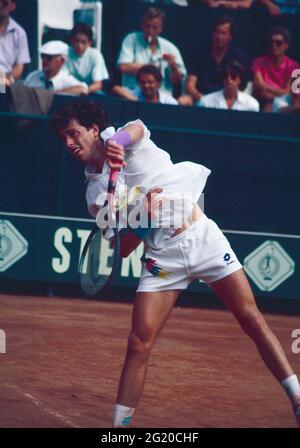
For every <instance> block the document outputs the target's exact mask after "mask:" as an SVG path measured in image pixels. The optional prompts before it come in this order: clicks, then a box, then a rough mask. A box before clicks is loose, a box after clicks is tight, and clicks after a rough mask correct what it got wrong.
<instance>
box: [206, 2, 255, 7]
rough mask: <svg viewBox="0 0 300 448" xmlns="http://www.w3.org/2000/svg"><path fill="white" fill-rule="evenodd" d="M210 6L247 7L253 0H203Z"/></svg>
mask: <svg viewBox="0 0 300 448" xmlns="http://www.w3.org/2000/svg"><path fill="white" fill-rule="evenodd" d="M203 3H206V4H207V6H209V7H210V8H220V7H224V8H227V9H249V8H251V6H252V3H253V0H203Z"/></svg>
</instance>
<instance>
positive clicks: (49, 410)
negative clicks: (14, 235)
mask: <svg viewBox="0 0 300 448" xmlns="http://www.w3.org/2000/svg"><path fill="white" fill-rule="evenodd" d="M5 386H6V387H8V388H10V389H16V390H17V391H18V392H19V393H20V394H21V395H22V396H23V397H24V398H26V399H28V400H30V401H31V402H32V403H33V404H35V405H36V406H38V407H39V408H41V409H42V410H43V411H44V412H46V414H49V415H51V416H53V417H56V418H57V419H59V420H61V421H63V422H64V423H66V424H67V425H69V426H71V427H72V428H82V426H79V425H77V424H76V423H74V422H72V420H69V419H68V418H67V417H64V416H63V415H62V414H61V413H60V412H58V411H56V410H55V409H52V408H48V407H45V406H44V404H43V403H42V402H41V401H39V400H37V399H36V398H35V397H33V396H32V395H30V394H27V393H23V392H22V390H21V389H20V388H19V387H18V386H15V385H13V384H6V385H5Z"/></svg>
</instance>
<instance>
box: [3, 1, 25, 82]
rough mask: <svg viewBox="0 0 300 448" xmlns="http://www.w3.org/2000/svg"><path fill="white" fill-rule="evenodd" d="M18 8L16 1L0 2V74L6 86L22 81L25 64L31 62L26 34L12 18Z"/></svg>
mask: <svg viewBox="0 0 300 448" xmlns="http://www.w3.org/2000/svg"><path fill="white" fill-rule="evenodd" d="M16 7H17V2H16V0H0V72H2V73H5V84H6V85H11V84H13V83H14V81H15V80H18V79H20V78H21V77H22V74H23V71H24V64H28V63H29V62H30V55H29V49H28V41H27V35H26V32H25V30H24V29H23V28H22V27H21V26H20V25H19V24H18V23H17V22H16V21H15V20H14V19H12V18H11V17H10V15H11V13H12V12H13V11H15V9H16Z"/></svg>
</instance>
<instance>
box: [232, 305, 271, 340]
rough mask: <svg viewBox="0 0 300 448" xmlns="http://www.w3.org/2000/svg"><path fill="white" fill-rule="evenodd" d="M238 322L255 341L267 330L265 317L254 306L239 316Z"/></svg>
mask: <svg viewBox="0 0 300 448" xmlns="http://www.w3.org/2000/svg"><path fill="white" fill-rule="evenodd" d="M238 320H239V323H240V325H241V327H242V329H243V330H244V331H245V333H247V334H248V336H250V337H251V338H254V339H255V337H256V336H259V335H260V334H261V333H263V332H264V331H265V329H266V321H265V319H264V317H263V315H262V314H261V312H260V311H259V310H258V309H257V308H256V307H254V306H251V307H247V308H245V309H244V310H243V311H242V312H241V314H240V315H239V316H238Z"/></svg>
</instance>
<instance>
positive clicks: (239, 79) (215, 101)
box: [197, 61, 259, 112]
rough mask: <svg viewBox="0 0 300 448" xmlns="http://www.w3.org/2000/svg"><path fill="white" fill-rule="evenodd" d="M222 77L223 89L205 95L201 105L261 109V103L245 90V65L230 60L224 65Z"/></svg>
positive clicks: (221, 107)
mask: <svg viewBox="0 0 300 448" xmlns="http://www.w3.org/2000/svg"><path fill="white" fill-rule="evenodd" d="M221 79H222V82H223V89H222V90H219V91H217V92H214V93H210V94H208V95H204V96H203V97H202V98H201V100H200V101H199V103H198V104H197V105H198V106H200V107H211V108H216V109H232V110H244V111H252V112H258V111H259V103H258V101H257V100H256V99H255V98H253V97H252V96H251V95H248V93H245V92H243V90H245V88H246V85H247V81H246V77H245V72H244V69H243V67H242V66H241V64H240V63H239V62H238V61H229V62H228V63H227V64H226V66H224V68H223V70H222V73H221Z"/></svg>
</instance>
